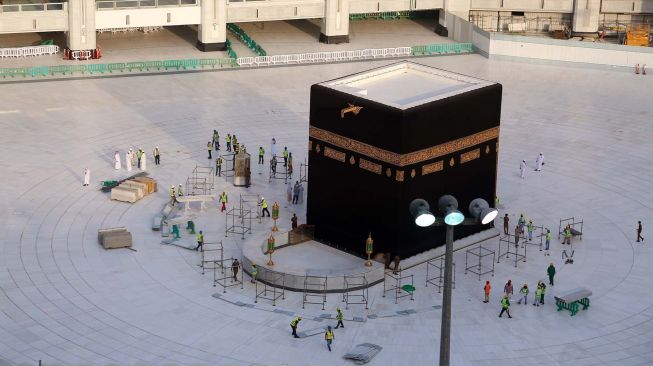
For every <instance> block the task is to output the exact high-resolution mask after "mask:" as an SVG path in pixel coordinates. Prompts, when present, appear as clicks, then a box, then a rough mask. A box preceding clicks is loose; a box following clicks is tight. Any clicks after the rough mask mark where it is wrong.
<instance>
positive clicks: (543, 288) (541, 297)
mask: <svg viewBox="0 0 653 366" xmlns="http://www.w3.org/2000/svg"><path fill="white" fill-rule="evenodd" d="M544 295H546V285H545V284H544V282H542V294H541V295H540V304H542V305H544Z"/></svg>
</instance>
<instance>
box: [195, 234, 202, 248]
mask: <svg viewBox="0 0 653 366" xmlns="http://www.w3.org/2000/svg"><path fill="white" fill-rule="evenodd" d="M202 245H204V234H202V230H200V232H199V234H197V247H196V248H195V251H199V250H200V248H202V250H204V248H203V247H202Z"/></svg>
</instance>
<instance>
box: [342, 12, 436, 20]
mask: <svg viewBox="0 0 653 366" xmlns="http://www.w3.org/2000/svg"><path fill="white" fill-rule="evenodd" d="M436 16H437V12H436V11H433V10H424V11H383V12H378V13H359V14H349V20H366V19H380V20H390V19H433V18H435V17H436Z"/></svg>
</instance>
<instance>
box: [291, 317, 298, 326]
mask: <svg viewBox="0 0 653 366" xmlns="http://www.w3.org/2000/svg"><path fill="white" fill-rule="evenodd" d="M297 323H299V319H293V320H292V321H291V322H290V325H291V326H293V327H296V326H297Z"/></svg>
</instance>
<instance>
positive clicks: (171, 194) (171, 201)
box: [170, 185, 177, 206]
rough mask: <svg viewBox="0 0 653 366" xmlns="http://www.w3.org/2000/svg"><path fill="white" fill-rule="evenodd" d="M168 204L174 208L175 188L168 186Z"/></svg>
mask: <svg viewBox="0 0 653 366" xmlns="http://www.w3.org/2000/svg"><path fill="white" fill-rule="evenodd" d="M170 203H171V204H172V205H173V206H174V205H175V203H177V195H176V194H175V186H174V185H172V186H170Z"/></svg>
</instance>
